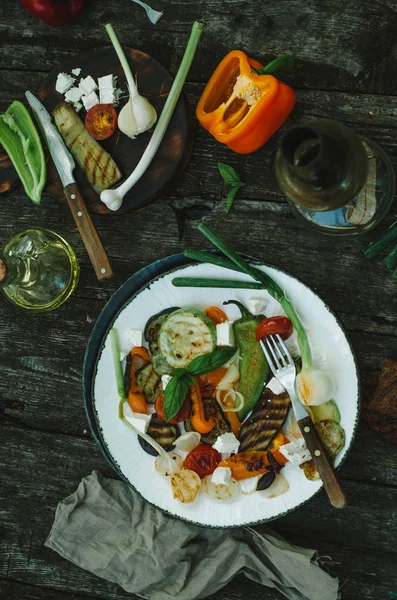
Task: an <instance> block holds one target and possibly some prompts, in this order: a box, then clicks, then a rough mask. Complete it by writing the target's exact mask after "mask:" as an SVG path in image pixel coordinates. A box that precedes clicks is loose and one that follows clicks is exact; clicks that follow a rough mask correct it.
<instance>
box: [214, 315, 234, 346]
mask: <svg viewBox="0 0 397 600" xmlns="http://www.w3.org/2000/svg"><path fill="white" fill-rule="evenodd" d="M216 345H217V346H233V345H234V332H233V321H225V322H224V323H219V324H218V325H217V326H216Z"/></svg>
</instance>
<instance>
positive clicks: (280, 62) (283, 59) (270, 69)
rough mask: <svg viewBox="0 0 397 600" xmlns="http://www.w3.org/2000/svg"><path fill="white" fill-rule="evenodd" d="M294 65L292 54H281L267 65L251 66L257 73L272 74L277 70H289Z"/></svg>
mask: <svg viewBox="0 0 397 600" xmlns="http://www.w3.org/2000/svg"><path fill="white" fill-rule="evenodd" d="M294 66H295V59H294V57H293V56H292V54H282V55H281V56H279V57H278V58H275V59H274V60H272V61H270V62H269V63H267V65H265V66H264V67H262V68H261V69H254V68H252V70H253V71H254V72H255V73H256V74H257V75H274V73H277V72H278V71H290V70H291V69H293V68H294Z"/></svg>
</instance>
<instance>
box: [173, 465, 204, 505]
mask: <svg viewBox="0 0 397 600" xmlns="http://www.w3.org/2000/svg"><path fill="white" fill-rule="evenodd" d="M200 487H201V479H200V477H199V476H198V475H197V473H195V472H194V471H190V469H182V470H181V471H179V473H175V474H174V475H172V477H171V488H172V494H173V496H174V498H175V499H176V500H179V501H180V502H183V503H184V504H188V503H190V502H193V500H194V499H195V498H196V496H197V494H198V493H199V491H200Z"/></svg>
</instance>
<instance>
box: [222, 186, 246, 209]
mask: <svg viewBox="0 0 397 600" xmlns="http://www.w3.org/2000/svg"><path fill="white" fill-rule="evenodd" d="M244 185H245V183H237V184H236V185H235V186H234V187H232V189H231V190H230V192H229V193H228V195H227V198H226V212H227V214H229V212H230V209H231V208H232V206H233V201H234V199H235V197H236V194H237V192H238V191H239V189H240V188H242V187H243V186H244Z"/></svg>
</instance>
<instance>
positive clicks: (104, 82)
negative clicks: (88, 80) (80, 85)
mask: <svg viewBox="0 0 397 600" xmlns="http://www.w3.org/2000/svg"><path fill="white" fill-rule="evenodd" d="M98 87H99V89H100V90H106V89H111V90H113V89H114V77H113V75H104V76H103V77H99V78H98Z"/></svg>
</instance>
